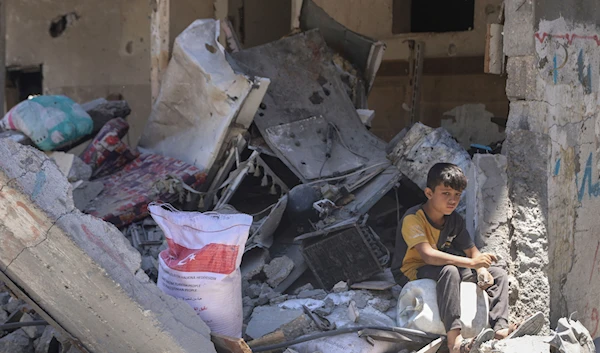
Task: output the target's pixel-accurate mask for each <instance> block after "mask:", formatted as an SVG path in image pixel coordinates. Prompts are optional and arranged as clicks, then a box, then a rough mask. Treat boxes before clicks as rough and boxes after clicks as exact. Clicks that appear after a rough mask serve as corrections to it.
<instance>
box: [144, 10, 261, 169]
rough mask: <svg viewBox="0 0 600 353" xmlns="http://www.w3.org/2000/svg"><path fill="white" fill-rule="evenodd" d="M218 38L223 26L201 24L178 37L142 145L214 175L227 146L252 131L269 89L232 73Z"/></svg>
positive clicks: (205, 21) (255, 79) (208, 22)
mask: <svg viewBox="0 0 600 353" xmlns="http://www.w3.org/2000/svg"><path fill="white" fill-rule="evenodd" d="M218 36H219V21H215V20H213V19H203V20H196V21H194V22H193V23H192V24H191V25H190V26H189V27H188V28H186V29H185V30H184V31H183V32H182V33H181V34H180V35H179V36H178V37H177V39H176V40H175V45H174V47H173V55H172V58H171V60H170V62H169V66H168V67H167V70H166V72H165V74H164V77H163V78H162V84H161V88H160V93H159V95H158V97H157V99H156V102H155V104H154V106H153V109H152V112H151V114H150V117H149V119H148V123H147V124H146V127H145V129H144V132H143V134H142V137H141V138H140V141H139V146H140V147H141V148H143V149H145V150H147V151H148V152H152V153H158V154H161V155H164V156H168V157H172V158H177V159H179V160H182V161H184V162H187V163H189V164H190V165H193V166H195V167H197V168H199V169H200V170H204V171H206V172H207V174H208V175H211V176H212V174H213V172H214V171H212V170H213V165H214V164H215V161H216V160H217V159H218V158H219V157H220V156H221V155H222V154H223V152H224V149H225V148H226V145H227V143H228V142H229V141H231V140H232V139H234V138H236V136H237V135H238V134H239V133H240V132H243V131H245V130H247V129H248V128H249V127H250V124H251V123H252V120H253V118H254V114H255V112H256V109H257V108H258V105H259V104H260V102H261V100H262V98H263V95H264V93H265V91H266V89H267V87H268V86H269V80H268V79H264V78H261V77H254V76H248V75H244V74H242V73H237V72H234V70H233V69H232V68H231V66H230V65H229V64H228V63H227V60H226V59H225V53H224V52H223V48H222V47H221V45H220V44H219V43H218V41H217V38H218ZM211 171H212V172H211ZM211 179H212V177H211Z"/></svg>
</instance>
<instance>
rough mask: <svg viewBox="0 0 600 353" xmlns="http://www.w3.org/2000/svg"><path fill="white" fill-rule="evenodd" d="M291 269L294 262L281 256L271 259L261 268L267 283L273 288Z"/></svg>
mask: <svg viewBox="0 0 600 353" xmlns="http://www.w3.org/2000/svg"><path fill="white" fill-rule="evenodd" d="M293 269H294V261H292V259H290V258H289V257H287V256H281V257H277V258H275V259H273V260H272V261H271V262H270V263H269V264H268V265H266V266H265V267H264V268H263V271H264V273H265V275H266V276H267V283H268V284H269V285H270V286H271V287H273V288H275V287H277V285H278V284H279V283H281V282H283V280H285V279H286V278H287V276H289V274H290V273H291V272H292V270H293Z"/></svg>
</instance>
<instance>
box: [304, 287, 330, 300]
mask: <svg viewBox="0 0 600 353" xmlns="http://www.w3.org/2000/svg"><path fill="white" fill-rule="evenodd" d="M325 297H327V292H325V291H324V290H322V289H313V290H305V291H303V292H300V293H298V299H307V298H312V299H317V300H323V299H325Z"/></svg>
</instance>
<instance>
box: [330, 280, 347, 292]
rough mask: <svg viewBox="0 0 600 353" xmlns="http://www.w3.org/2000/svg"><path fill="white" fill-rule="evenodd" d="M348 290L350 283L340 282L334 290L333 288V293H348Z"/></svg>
mask: <svg viewBox="0 0 600 353" xmlns="http://www.w3.org/2000/svg"><path fill="white" fill-rule="evenodd" d="M347 290H348V283H346V282H344V281H339V282H338V283H336V284H335V286H333V288H331V291H332V292H334V293H341V292H346V291H347Z"/></svg>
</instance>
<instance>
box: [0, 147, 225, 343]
mask: <svg viewBox="0 0 600 353" xmlns="http://www.w3.org/2000/svg"><path fill="white" fill-rule="evenodd" d="M0 218H1V219H2V220H3V222H2V226H1V227H0V229H1V230H0V233H1V234H2V240H3V245H2V247H0V269H1V270H2V272H3V273H4V274H5V275H6V276H7V277H8V278H9V279H10V280H11V281H12V282H14V284H15V285H16V286H18V287H20V288H22V290H23V291H24V292H25V293H27V294H28V295H29V297H30V298H35V304H36V305H38V306H39V307H41V308H42V309H43V311H44V313H39V314H40V315H41V316H42V318H43V319H44V320H46V321H48V322H52V321H54V322H56V323H57V324H58V325H59V326H60V327H61V328H62V329H63V330H64V331H66V332H68V333H70V334H71V335H72V336H74V337H75V338H77V339H78V340H79V341H80V342H81V343H82V345H83V346H84V347H86V348H87V349H88V350H90V351H93V352H122V351H128V352H148V353H151V352H165V351H170V352H197V351H198V350H202V351H206V352H214V351H215V350H214V346H213V344H212V342H211V341H210V331H209V329H208V327H207V326H206V324H205V323H204V322H203V321H202V320H201V319H200V318H199V317H198V316H197V315H196V314H195V312H194V311H193V310H192V309H191V308H190V307H189V306H188V305H187V304H186V303H185V302H183V301H178V300H176V299H175V298H172V297H170V296H167V295H165V294H163V293H162V291H160V290H159V289H158V288H157V287H156V285H155V284H154V283H152V282H151V281H150V280H149V279H148V277H147V276H146V275H145V274H144V273H143V271H141V270H140V262H141V257H140V254H139V253H138V252H137V251H136V250H134V249H133V248H132V247H131V245H130V244H129V242H128V241H127V240H126V238H125V237H123V235H122V233H121V232H120V231H119V230H118V229H117V228H115V227H114V226H113V225H111V224H108V223H106V222H103V221H101V220H99V219H97V218H94V217H92V216H88V215H84V214H82V213H80V212H79V211H78V210H76V209H74V207H73V201H72V198H71V188H70V184H69V183H68V181H67V179H66V178H65V177H64V176H63V175H62V174H61V173H60V171H59V170H58V169H57V167H56V165H55V164H54V163H51V162H50V161H49V159H48V158H47V157H46V156H45V155H44V154H43V153H41V152H39V151H37V150H35V149H33V148H30V147H25V146H22V145H19V144H17V143H15V142H13V141H10V140H8V139H3V140H0ZM28 300H30V301H33V300H32V299H28ZM65 308H69V310H65ZM23 334H25V333H24V332H23ZM25 335H26V334H25ZM107 337H110V339H107ZM147 337H152V338H153V339H152V340H148V339H147ZM28 340H29V339H28ZM0 351H7V350H0ZM8 351H10V350H8Z"/></svg>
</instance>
